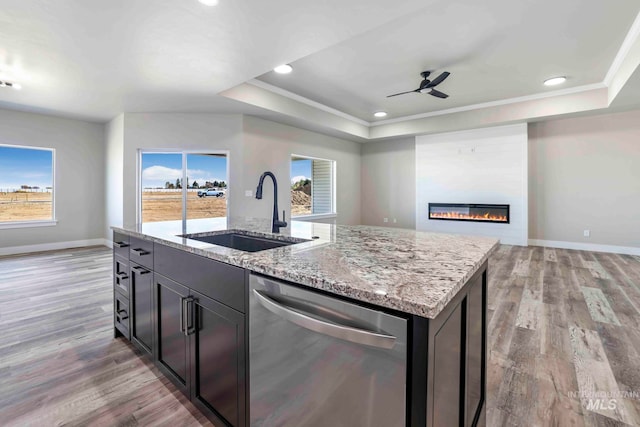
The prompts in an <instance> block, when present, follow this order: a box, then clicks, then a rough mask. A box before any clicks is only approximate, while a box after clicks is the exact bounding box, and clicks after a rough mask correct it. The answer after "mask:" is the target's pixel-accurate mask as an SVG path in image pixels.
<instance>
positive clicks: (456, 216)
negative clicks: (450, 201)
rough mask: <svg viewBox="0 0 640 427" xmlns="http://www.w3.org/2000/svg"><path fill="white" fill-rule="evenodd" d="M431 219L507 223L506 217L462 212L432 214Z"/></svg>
mask: <svg viewBox="0 0 640 427" xmlns="http://www.w3.org/2000/svg"><path fill="white" fill-rule="evenodd" d="M429 218H443V219H473V220H480V221H500V222H507V216H506V215H495V214H493V215H492V214H490V213H488V212H487V213H485V214H482V215H479V214H469V213H460V212H430V213H429Z"/></svg>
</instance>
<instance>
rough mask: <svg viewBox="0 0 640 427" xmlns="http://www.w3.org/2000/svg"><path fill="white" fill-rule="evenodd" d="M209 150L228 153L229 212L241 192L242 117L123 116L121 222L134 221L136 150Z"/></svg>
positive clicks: (235, 204) (185, 115) (135, 114)
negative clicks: (122, 212)
mask: <svg viewBox="0 0 640 427" xmlns="http://www.w3.org/2000/svg"><path fill="white" fill-rule="evenodd" d="M140 149H166V150H203V151H206V150H211V151H228V152H229V189H230V191H229V194H228V205H227V208H228V210H229V212H235V211H237V210H238V208H237V204H238V203H241V201H242V197H243V193H242V187H243V173H242V171H243V152H242V116H240V115H224V114H174V113H166V114H164V113H133V114H130V113H126V114H125V115H124V151H123V153H124V160H123V165H124V166H123V176H124V177H123V183H124V191H123V206H124V215H123V221H124V224H125V225H133V224H135V223H136V221H137V218H136V215H137V209H138V208H137V173H138V161H137V160H138V150H140Z"/></svg>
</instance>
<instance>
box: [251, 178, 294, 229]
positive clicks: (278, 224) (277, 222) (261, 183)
mask: <svg viewBox="0 0 640 427" xmlns="http://www.w3.org/2000/svg"><path fill="white" fill-rule="evenodd" d="M266 177H269V178H271V181H273V217H272V221H271V232H272V233H279V232H280V228H282V227H286V226H287V222H286V221H285V220H284V219H285V218H284V211H282V221H280V219H279V218H278V180H277V179H276V176H275V175H274V174H273V173H272V172H269V171H267V172H264V173H263V174H262V175H260V180H259V181H258V188H256V199H258V200H260V199H262V187H263V186H264V179H265V178H266Z"/></svg>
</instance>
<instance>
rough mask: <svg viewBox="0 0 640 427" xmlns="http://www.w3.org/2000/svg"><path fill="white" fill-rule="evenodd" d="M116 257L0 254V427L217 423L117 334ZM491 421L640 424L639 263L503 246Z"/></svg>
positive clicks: (492, 326)
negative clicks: (114, 311) (114, 302)
mask: <svg viewBox="0 0 640 427" xmlns="http://www.w3.org/2000/svg"><path fill="white" fill-rule="evenodd" d="M111 260H112V257H111V251H110V250H108V249H105V248H90V249H76V250H68V251H59V252H52V253H42V254H36V255H27V256H16V257H0V277H1V279H0V280H1V281H0V337H1V341H0V425H2V426H29V425H32V426H53V425H74V426H75V425H97V426H102V425H105V426H136V425H167V426H169V425H172V426H174V425H178V426H191V425H193V426H199V425H211V424H210V423H209V422H208V421H207V420H206V419H205V418H204V417H203V416H202V415H201V414H200V413H199V412H198V411H197V410H196V409H195V408H194V407H193V406H192V405H191V404H190V403H189V402H188V401H187V400H186V399H185V398H184V397H183V396H182V395H181V394H180V393H179V392H178V391H177V390H176V389H175V388H174V387H173V385H172V384H171V383H169V382H168V381H166V380H165V379H164V378H163V376H162V375H161V374H160V373H159V372H158V371H157V370H156V369H155V368H154V367H153V365H152V364H150V363H149V362H147V361H146V360H145V359H143V358H141V357H139V356H138V354H137V352H136V350H135V349H134V348H133V347H132V346H131V345H129V344H127V343H126V341H124V340H122V339H113V329H112V328H113V324H112V322H113V318H112V282H111V269H112V264H111ZM488 300H489V352H490V354H489V360H488V396H487V425H488V426H490V427H492V426H503V425H504V426H624V425H640V415H639V414H640V258H638V257H631V256H624V255H614V254H601V253H592V252H582V251H569V250H559V249H556V250H553V249H544V248H539V247H530V248H522V247H515V246H501V247H500V249H499V251H498V252H497V253H496V254H495V256H493V257H492V259H491V261H490V280H489V298H488Z"/></svg>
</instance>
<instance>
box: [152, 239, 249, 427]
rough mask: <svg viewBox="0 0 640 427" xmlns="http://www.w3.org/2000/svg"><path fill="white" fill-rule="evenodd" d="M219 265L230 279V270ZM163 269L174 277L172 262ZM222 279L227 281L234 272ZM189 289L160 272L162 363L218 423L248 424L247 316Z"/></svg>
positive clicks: (213, 281)
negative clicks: (246, 374)
mask: <svg viewBox="0 0 640 427" xmlns="http://www.w3.org/2000/svg"><path fill="white" fill-rule="evenodd" d="M159 251H160V252H161V251H162V250H159ZM191 256H193V257H197V255H191ZM213 262H215V261H213ZM217 264H220V265H217ZM215 266H216V269H214V271H213V272H214V273H217V274H221V275H224V273H225V271H224V270H225V267H227V266H226V265H225V264H221V263H217V262H216V265H215ZM228 268H229V271H228V273H230V274H231V275H233V274H234V273H236V268H235V267H231V266H228ZM220 269H221V270H220ZM162 271H163V272H165V273H167V272H168V273H169V274H171V271H170V266H169V265H167V263H163V267H162ZM206 273H207V272H206V271H204V272H203V271H200V272H199V273H197V274H195V276H200V275H202V274H206ZM210 273H212V272H211V271H210ZM217 274H210V276H209V279H208V282H209V284H208V286H209V287H211V288H215V287H216V286H219V283H218V276H217ZM220 277H221V278H222V277H223V278H224V281H227V280H228V278H229V274H227V275H226V276H220ZM236 278H240V281H238V282H236V283H235V284H234V285H233V286H235V287H236V288H240V289H244V288H245V283H244V275H240V276H236ZM185 285H187V284H180V283H178V282H176V281H174V280H172V279H170V278H168V277H164V276H163V275H162V274H159V273H157V272H156V273H155V274H154V307H155V324H156V332H155V340H154V341H155V343H156V344H155V346H156V348H155V354H156V361H157V365H158V367H159V368H160V369H161V370H162V371H163V373H164V374H165V375H167V376H168V377H169V378H170V379H171V381H172V382H173V383H174V384H176V386H177V387H178V388H179V389H180V390H181V391H182V392H183V393H184V394H185V395H186V396H187V397H189V398H190V399H191V401H192V402H193V403H194V404H195V405H196V406H197V407H198V408H199V409H200V410H201V411H202V412H203V413H204V414H205V415H206V416H207V417H208V418H209V419H211V420H212V421H213V422H214V423H215V424H216V425H218V424H219V425H231V426H245V425H246V421H245V420H246V402H245V390H246V384H245V383H246V377H245V372H246V367H245V364H246V359H245V357H246V356H245V354H246V347H245V346H246V343H245V316H244V314H243V313H240V312H239V311H237V310H234V309H232V308H230V307H228V306H226V305H225V304H222V303H221V302H219V301H216V300H214V299H213V298H210V297H208V296H207V295H204V294H202V293H200V292H197V291H195V290H193V289H192V288H191V287H190V286H185Z"/></svg>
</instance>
